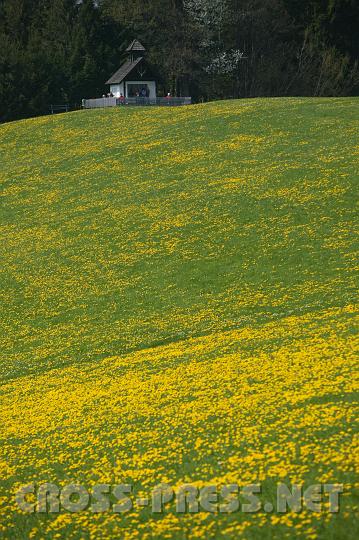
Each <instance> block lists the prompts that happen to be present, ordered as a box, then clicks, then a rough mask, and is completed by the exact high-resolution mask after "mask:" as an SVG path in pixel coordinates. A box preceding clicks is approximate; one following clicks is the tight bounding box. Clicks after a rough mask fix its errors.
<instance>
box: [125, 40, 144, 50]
mask: <svg viewBox="0 0 359 540" xmlns="http://www.w3.org/2000/svg"><path fill="white" fill-rule="evenodd" d="M145 50H146V49H145V48H144V46H143V45H142V43H140V42H139V41H138V39H134V40H133V41H132V43H130V45H129V46H128V47H127V49H126V52H131V51H145Z"/></svg>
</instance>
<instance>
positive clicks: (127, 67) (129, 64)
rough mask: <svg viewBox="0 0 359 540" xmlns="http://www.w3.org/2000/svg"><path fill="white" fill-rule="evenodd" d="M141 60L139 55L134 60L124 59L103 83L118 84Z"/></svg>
mask: <svg viewBox="0 0 359 540" xmlns="http://www.w3.org/2000/svg"><path fill="white" fill-rule="evenodd" d="M141 60H143V57H142V56H140V57H139V58H136V59H135V60H133V61H132V60H126V62H125V63H124V64H122V66H121V67H120V68H119V69H118V70H117V71H116V72H115V73H114V74H113V75H112V76H111V77H110V78H109V80H108V81H107V82H106V83H105V84H119V83H120V82H122V81H123V79H124V78H125V77H127V75H128V74H129V73H131V71H132V70H133V69H134V68H135V67H136V66H137V65H138V64H139V63H140V62H141Z"/></svg>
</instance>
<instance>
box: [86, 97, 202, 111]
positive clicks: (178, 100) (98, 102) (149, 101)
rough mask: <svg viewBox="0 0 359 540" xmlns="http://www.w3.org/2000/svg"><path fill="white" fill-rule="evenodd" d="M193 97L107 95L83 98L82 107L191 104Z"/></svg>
mask: <svg viewBox="0 0 359 540" xmlns="http://www.w3.org/2000/svg"><path fill="white" fill-rule="evenodd" d="M191 103H192V99H191V98H190V97H158V98H147V97H131V98H115V97H105V98H96V99H83V100H82V107H83V108H84V109H98V108H104V107H116V106H124V105H137V106H141V105H142V106H149V105H152V106H153V105H157V106H172V107H173V106H179V105H191Z"/></svg>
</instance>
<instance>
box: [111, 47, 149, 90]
mask: <svg viewBox="0 0 359 540" xmlns="http://www.w3.org/2000/svg"><path fill="white" fill-rule="evenodd" d="M126 54H127V58H126V60H125V62H124V63H123V64H122V66H120V67H119V68H118V70H117V71H116V72H115V73H114V74H113V75H112V76H111V77H110V78H109V79H108V81H107V82H106V84H108V85H110V92H111V94H113V95H114V96H115V97H117V98H119V97H120V96H121V95H122V96H124V97H125V98H132V97H137V96H138V97H147V98H153V99H154V98H156V97H157V95H156V81H155V79H154V77H153V75H152V74H151V70H150V68H149V66H148V65H147V62H146V59H145V54H146V49H145V47H144V46H143V45H142V43H140V42H139V41H138V40H137V39H134V40H133V41H132V43H131V44H130V45H129V46H128V47H127V49H126Z"/></svg>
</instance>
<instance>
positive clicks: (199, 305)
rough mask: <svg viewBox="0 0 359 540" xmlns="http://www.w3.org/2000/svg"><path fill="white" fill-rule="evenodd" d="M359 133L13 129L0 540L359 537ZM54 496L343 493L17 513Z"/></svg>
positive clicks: (5, 183) (142, 118)
mask: <svg viewBox="0 0 359 540" xmlns="http://www.w3.org/2000/svg"><path fill="white" fill-rule="evenodd" d="M358 121H359V99H358V98H343V99H339V98H325V99H312V98H290V99H279V98H278V99H253V100H238V101H224V102H216V103H208V104H203V105H195V106H189V107H179V108H170V107H163V108H127V107H119V108H114V109H109V110H92V111H79V112H74V113H67V114H61V115H54V116H47V117H40V118H36V119H29V120H24V121H19V122H13V123H9V124H4V125H2V126H0V152H1V156H0V160H1V161H0V163H1V165H0V167H1V169H0V177H1V189H2V198H1V246H0V255H1V260H2V263H1V285H2V286H1V320H2V330H1V332H2V333H1V361H0V371H1V388H0V404H1V422H0V474H1V496H0V537H1V538H5V539H28V538H29V539H62V538H63V539H76V540H77V539H91V540H92V539H106V538H116V539H124V540H132V539H144V540H149V539H152V538H154V539H181V540H182V539H187V538H188V539H192V538H193V539H197V538H198V539H204V540H207V539H217V538H218V539H219V538H223V539H237V538H243V539H249V540H252V539H258V540H259V539H260V540H262V539H264V540H266V539H277V538H279V539H281V538H290V539H292V538H303V539H316V538H319V539H325V540H336V539H338V540H345V539H354V538H358V536H359V529H358V520H357V519H356V517H357V516H356V514H357V513H358V484H357V483H356V482H357V476H356V472H357V471H358V455H359V452H358V449H359V448H358V447H359V444H358V434H357V431H356V425H355V419H356V410H355V407H354V405H355V401H356V400H355V396H356V392H357V390H358V386H359V385H358V378H357V372H358V370H357V356H356V353H357V352H358V341H357V340H356V334H355V329H356V324H355V323H357V318H356V307H357V305H356V285H357V284H356V281H355V276H356V274H355V271H356V269H357V259H356V255H357V251H356V250H357V247H358V245H357V243H356V233H357V229H356V225H357V223H358V222H357V220H356V216H355V212H356V209H357V208H356V200H357V187H358V158H359V139H358V126H359V122H358ZM44 482H52V483H55V484H57V485H58V486H60V487H61V486H63V485H66V484H69V483H77V484H83V485H84V486H86V487H87V488H88V489H89V490H90V489H91V486H94V485H95V484H99V483H101V484H105V483H108V484H111V485H114V484H120V483H128V484H132V485H133V493H134V500H135V499H136V498H137V497H147V496H149V495H150V493H151V490H152V488H153V487H154V486H156V485H157V484H159V483H161V482H165V483H168V484H170V485H171V486H173V487H174V488H175V487H176V486H179V485H181V484H184V483H191V484H193V485H194V486H198V487H202V486H206V485H217V486H223V485H225V484H230V483H238V484H240V485H244V484H248V483H261V485H262V495H261V496H260V497H261V500H262V501H263V503H264V502H266V501H271V502H273V504H274V505H275V489H276V485H277V483H278V482H284V483H287V484H288V485H290V484H293V483H299V484H303V485H304V486H308V485H311V484H315V483H342V484H344V493H343V495H342V496H341V505H340V512H339V513H336V514H331V513H329V512H328V508H327V502H328V496H326V497H325V496H323V500H324V504H323V511H322V512H321V513H316V512H312V511H310V510H308V509H305V508H304V509H303V510H302V511H301V512H293V511H288V512H287V513H285V514H279V513H276V512H275V510H274V511H273V512H265V511H264V510H263V509H262V510H259V511H257V512H254V513H243V512H240V511H238V512H234V513H210V512H203V511H202V512H199V513H184V514H181V513H177V512H176V508H175V505H174V504H173V503H168V504H166V506H165V510H164V512H163V513H159V514H155V513H151V511H150V508H138V507H136V505H134V507H133V509H132V510H131V511H129V512H127V513H112V512H102V513H92V512H91V511H90V510H85V511H82V512H78V513H70V512H66V511H62V512H60V513H59V514H51V513H33V514H26V513H24V512H22V511H21V510H20V509H19V508H18V507H17V505H16V502H15V498H14V494H15V492H16V490H17V489H18V487H19V486H21V485H24V484H29V483H35V484H36V485H39V484H42V483H44ZM29 500H32V499H31V496H30V498H29Z"/></svg>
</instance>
